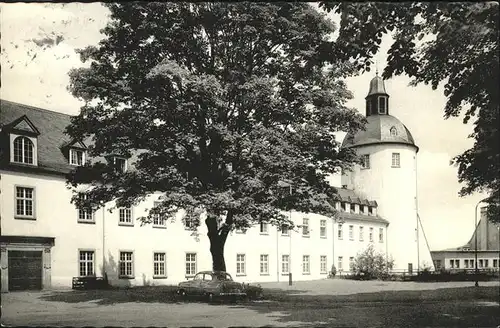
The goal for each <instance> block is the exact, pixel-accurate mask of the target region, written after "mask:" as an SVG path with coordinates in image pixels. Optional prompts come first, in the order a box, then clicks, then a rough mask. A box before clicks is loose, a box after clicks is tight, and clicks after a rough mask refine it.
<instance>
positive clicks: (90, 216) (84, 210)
mask: <svg viewBox="0 0 500 328" xmlns="http://www.w3.org/2000/svg"><path fill="white" fill-rule="evenodd" d="M78 197H79V198H80V200H82V201H83V200H87V199H88V198H89V195H87V194H86V193H83V192H81V193H79V194H78ZM78 222H94V211H93V210H92V207H90V206H80V207H78Z"/></svg>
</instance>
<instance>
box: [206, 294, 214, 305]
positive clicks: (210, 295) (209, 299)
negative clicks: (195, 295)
mask: <svg viewBox="0 0 500 328" xmlns="http://www.w3.org/2000/svg"><path fill="white" fill-rule="evenodd" d="M207 300H208V301H209V302H210V303H212V302H213V301H214V294H212V293H208V294H207Z"/></svg>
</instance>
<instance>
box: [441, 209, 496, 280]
mask: <svg viewBox="0 0 500 328" xmlns="http://www.w3.org/2000/svg"><path fill="white" fill-rule="evenodd" d="M476 253H477V268H478V269H479V270H496V271H497V270H499V268H500V225H499V224H494V223H493V222H491V221H490V220H488V217H487V216H486V207H483V208H481V218H480V220H479V222H478V224H477V226H476V229H475V231H474V232H473V234H472V237H471V238H470V240H469V242H468V243H467V244H465V245H463V246H460V247H455V248H449V249H445V250H440V251H432V252H431V255H432V260H433V262H434V267H435V268H436V270H440V269H444V270H475V268H476V262H475V261H476Z"/></svg>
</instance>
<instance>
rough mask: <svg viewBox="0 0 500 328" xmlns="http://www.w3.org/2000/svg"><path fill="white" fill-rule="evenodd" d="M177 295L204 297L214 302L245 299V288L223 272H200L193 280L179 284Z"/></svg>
mask: <svg viewBox="0 0 500 328" xmlns="http://www.w3.org/2000/svg"><path fill="white" fill-rule="evenodd" d="M177 294H178V295H180V296H186V295H191V296H202V297H206V298H208V300H209V301H213V299H214V298H216V297H220V298H222V297H224V298H226V297H227V298H231V299H236V298H245V297H246V296H247V295H246V293H245V292H244V287H243V285H242V284H240V283H239V282H236V281H234V280H233V278H232V277H231V275H230V274H229V273H227V272H223V271H202V272H198V273H197V274H196V275H195V276H194V278H193V279H192V280H188V281H183V282H181V283H179V286H178V288H177Z"/></svg>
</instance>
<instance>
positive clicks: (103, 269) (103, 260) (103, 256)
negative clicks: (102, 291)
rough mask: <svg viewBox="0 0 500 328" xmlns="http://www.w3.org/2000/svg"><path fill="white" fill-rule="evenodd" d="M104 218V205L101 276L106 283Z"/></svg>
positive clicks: (103, 212)
mask: <svg viewBox="0 0 500 328" xmlns="http://www.w3.org/2000/svg"><path fill="white" fill-rule="evenodd" d="M105 217H106V205H104V206H103V208H102V275H103V278H104V281H105V282H106V283H107V281H108V275H107V273H106V258H105V256H106V247H105V246H106V234H105V231H106V224H105V223H104V218H105Z"/></svg>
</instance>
